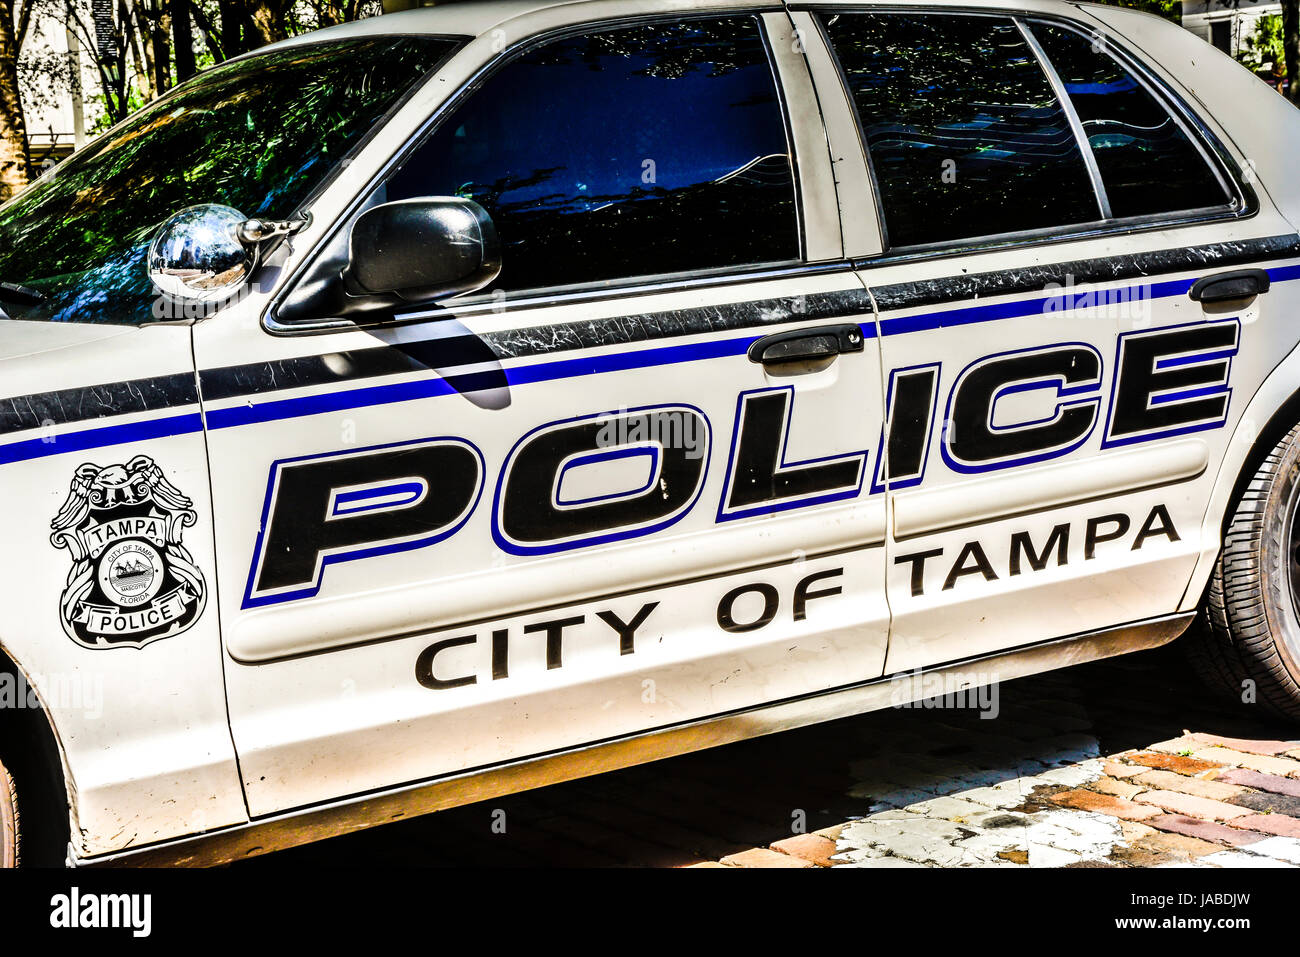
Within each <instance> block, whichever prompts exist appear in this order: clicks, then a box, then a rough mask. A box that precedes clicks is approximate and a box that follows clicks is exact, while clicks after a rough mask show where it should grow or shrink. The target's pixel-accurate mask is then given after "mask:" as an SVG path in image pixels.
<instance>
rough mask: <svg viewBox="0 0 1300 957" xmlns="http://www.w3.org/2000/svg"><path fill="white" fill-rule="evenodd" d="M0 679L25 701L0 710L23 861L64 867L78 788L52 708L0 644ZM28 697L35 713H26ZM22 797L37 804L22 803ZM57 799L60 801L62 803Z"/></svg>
mask: <svg viewBox="0 0 1300 957" xmlns="http://www.w3.org/2000/svg"><path fill="white" fill-rule="evenodd" d="M0 675H6V676H9V677H10V680H12V681H15V685H16V687H15V693H16V694H17V693H18V692H19V691H21V693H22V698H23V700H22V701H21V702H19V705H18V706H17V707H13V708H0V758H3V760H4V763H5V766H6V767H7V768H8V769H9V771H10V773H11V774H12V775H13V777H14V780H15V782H16V784H17V786H18V799H19V803H20V813H21V814H22V821H23V835H24V838H25V840H26V843H25V844H24V852H23V860H24V861H25V862H26V863H29V864H33V865H38V866H59V865H62V864H65V863H66V862H67V854H68V843H69V838H70V835H71V833H72V832H73V831H74V830H75V829H76V827H77V823H76V788H75V786H74V784H73V779H72V775H71V772H70V770H69V768H68V763H67V759H66V757H65V753H64V748H63V743H62V741H61V740H60V738H59V734H58V728H57V726H56V725H55V723H54V720H53V717H52V715H51V713H50V708H49V706H48V704H47V703H46V701H45V700H44V698H43V697H42V696H41V693H40V690H39V688H38V686H37V685H36V684H34V683H33V682H32V681H31V673H30V671H29V669H27V668H25V667H24V666H23V665H22V663H21V662H20V661H19V660H18V659H17V658H16V657H15V656H14V655H13V653H12V652H11V650H10V649H9V647H8V646H7V645H6V644H5V643H4V641H2V640H0ZM29 696H33V697H34V698H35V700H36V705H37V707H34V708H33V707H28V706H27V704H26V702H27V700H29ZM25 795H31V796H34V797H35V798H37V800H36V801H35V802H33V801H30V800H25ZM59 798H62V800H61V801H60V800H59Z"/></svg>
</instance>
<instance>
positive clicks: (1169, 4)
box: [1093, 0, 1183, 23]
mask: <svg viewBox="0 0 1300 957" xmlns="http://www.w3.org/2000/svg"><path fill="white" fill-rule="evenodd" d="M1093 2H1095V3H1104V4H1106V6H1109V7H1128V8H1129V9H1130V10H1142V11H1144V12H1146V13H1154V14H1155V15H1156V16H1158V17H1164V18H1165V19H1166V20H1172V21H1173V22H1174V23H1182V22H1183V4H1182V0H1093Z"/></svg>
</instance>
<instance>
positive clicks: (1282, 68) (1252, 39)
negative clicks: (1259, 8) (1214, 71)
mask: <svg viewBox="0 0 1300 957" xmlns="http://www.w3.org/2000/svg"><path fill="white" fill-rule="evenodd" d="M1237 59H1239V60H1240V61H1241V62H1242V63H1243V64H1244V65H1245V66H1247V67H1249V68H1250V69H1252V70H1255V71H1259V70H1262V69H1264V65H1265V64H1271V65H1272V71H1273V74H1274V75H1275V76H1278V77H1282V76H1285V75H1286V56H1285V54H1284V53H1283V48H1282V16H1281V14H1277V13H1270V14H1268V15H1266V16H1262V17H1260V18H1259V19H1258V20H1256V21H1255V29H1254V30H1253V31H1252V32H1251V34H1250V36H1248V37H1245V38H1244V39H1243V40H1242V44H1241V52H1240V53H1239V54H1238V55H1237Z"/></svg>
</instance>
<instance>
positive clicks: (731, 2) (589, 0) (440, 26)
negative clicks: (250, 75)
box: [258, 0, 1094, 52]
mask: <svg viewBox="0 0 1300 957" xmlns="http://www.w3.org/2000/svg"><path fill="white" fill-rule="evenodd" d="M873 4H882V5H885V4H886V0H866V2H865V3H864V2H863V0H856V2H855V0H818V5H819V6H827V7H834V6H840V5H843V6H871V5H873ZM783 5H784V4H783V2H782V0H751V2H749V3H745V2H744V0H713V2H710V0H664V2H663V7H664V12H665V13H679V14H681V13H687V12H705V11H708V10H711V9H717V10H730V11H736V10H738V9H751V10H758V9H760V8H768V9H776V10H779V9H781V8H782V6H783ZM901 5H902V6H904V7H910V6H914V5H916V0H903V2H902V4H901ZM926 5H927V6H931V7H934V8H938V9H942V8H944V7H948V6H961V7H967V8H970V9H975V10H978V9H980V8H988V9H990V10H998V11H1004V10H1015V9H1017V8H1025V9H1026V10H1028V11H1035V10H1036V11H1042V10H1043V9H1044V8H1051V7H1059V8H1061V10H1062V11H1065V10H1068V9H1071V8H1075V9H1077V7H1079V6H1080V5H1084V6H1093V5H1094V4H1091V3H1083V4H1080V2H1078V0H930V2H929V3H927V4H926ZM582 6H590V7H593V8H600V7H605V8H608V4H602V3H600V2H599V0H457V2H443V3H440V4H439V5H438V6H434V7H421V8H418V9H414V10H403V11H401V12H398V13H386V14H384V15H382V16H377V17H367V18H365V19H362V20H356V21H354V22H352V23H344V24H341V25H339V26H334V27H327V28H325V29H323V30H314V31H311V32H309V33H304V34H301V35H299V36H296V37H293V38H292V39H289V40H284V41H281V42H280V43H277V44H274V45H273V47H263V48H262V49H263V50H266V49H273V48H274V47H284V46H294V45H298V44H301V43H312V42H315V41H317V40H324V39H342V38H344V37H354V36H377V35H378V36H383V35H400V34H413V33H416V34H419V33H423V34H434V35H442V36H469V37H478V36H482V35H483V34H485V33H489V32H490V31H492V30H494V29H496V28H498V27H502V26H504V25H506V24H509V23H510V22H511V21H513V20H517V19H519V18H521V17H526V16H528V15H530V14H534V13H538V12H540V11H543V10H552V9H556V8H559V7H575V8H576V7H582ZM895 6H897V4H895ZM606 18H608V12H607V10H606V12H605V16H603V17H602V16H599V15H595V14H593V19H606ZM575 19H581V15H580V14H579V16H578V17H576V18H575ZM258 52H261V51H258Z"/></svg>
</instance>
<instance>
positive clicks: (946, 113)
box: [824, 13, 1101, 246]
mask: <svg viewBox="0 0 1300 957" xmlns="http://www.w3.org/2000/svg"><path fill="white" fill-rule="evenodd" d="M824 23H825V25H826V32H827V34H828V36H829V37H830V40H831V44H832V46H833V47H834V49H835V53H836V55H837V56H838V57H839V60H840V64H841V66H842V67H843V70H844V74H845V77H846V79H847V82H848V86H849V90H850V92H851V94H852V96H853V100H854V103H855V105H856V107H857V112H858V116H859V119H860V121H861V123H862V128H863V134H864V137H865V140H866V144H867V149H868V151H869V153H870V156H871V165H872V170H873V172H874V174H875V177H876V181H877V184H878V188H879V191H880V198H881V201H882V206H883V212H884V218H885V226H886V232H887V235H888V239H889V243H890V245H891V246H915V245H921V244H927V243H941V242H950V241H954V240H961V239H970V238H973V237H979V236H989V235H995V234H999V233H1010V232H1018V231H1021V230H1030V229H1042V228H1047V227H1054V226H1064V225H1070V224H1075V223H1083V222H1090V221H1093V220H1097V219H1099V218H1100V215H1101V213H1100V208H1099V207H1098V205H1097V199H1096V194H1095V192H1094V191H1093V187H1092V182H1091V179H1090V178H1089V176H1088V170H1087V166H1086V164H1085V163H1084V159H1083V154H1082V153H1081V151H1080V149H1079V144H1078V141H1077V140H1076V139H1075V137H1074V135H1073V133H1072V131H1071V129H1070V124H1069V120H1068V118H1067V117H1066V115H1065V112H1064V111H1063V110H1062V108H1061V104H1060V102H1059V101H1058V100H1057V98H1056V96H1055V95H1054V94H1053V92H1052V87H1051V84H1050V82H1049V81H1048V79H1047V76H1046V74H1045V73H1044V72H1043V70H1042V68H1041V67H1040V65H1039V64H1038V61H1037V59H1036V58H1035V56H1034V54H1033V51H1032V50H1031V49H1030V47H1029V44H1028V43H1027V42H1026V41H1025V39H1024V36H1023V35H1022V34H1021V33H1020V30H1019V28H1018V27H1017V26H1016V24H1015V23H1014V22H1013V21H1012V20H1011V19H1009V18H1005V17H989V16H957V15H949V14H902V13H882V14H876V13H864V14H841V15H837V16H831V17H827V18H825V20H824Z"/></svg>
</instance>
